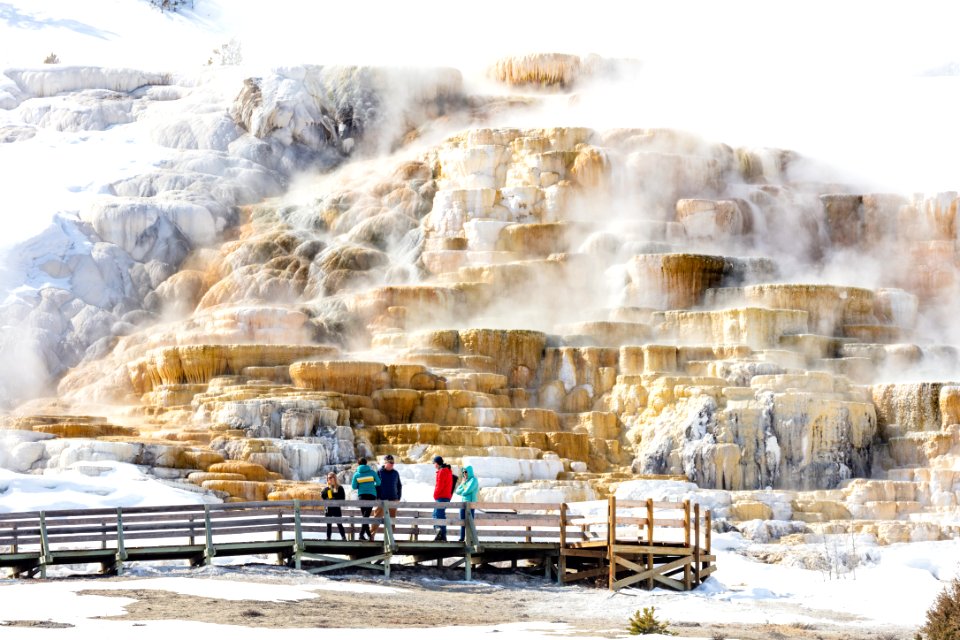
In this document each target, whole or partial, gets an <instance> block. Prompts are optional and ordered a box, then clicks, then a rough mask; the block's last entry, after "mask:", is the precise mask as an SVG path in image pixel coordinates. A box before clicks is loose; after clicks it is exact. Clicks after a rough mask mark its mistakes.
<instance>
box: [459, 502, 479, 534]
mask: <svg viewBox="0 0 960 640" xmlns="http://www.w3.org/2000/svg"><path fill="white" fill-rule="evenodd" d="M475 512H476V509H470V517H471V518H472V517H473V515H474V513H475ZM460 521H461V522H463V523H464V524H463V526H461V527H460V542H463V541H464V540H465V539H466V537H467V527H466V522H467V510H466V509H460Z"/></svg>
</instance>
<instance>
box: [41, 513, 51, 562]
mask: <svg viewBox="0 0 960 640" xmlns="http://www.w3.org/2000/svg"><path fill="white" fill-rule="evenodd" d="M40 550H41V552H42V553H43V556H42V557H41V558H40V577H41V578H46V577H47V564H50V563H52V562H53V554H51V553H50V541H49V540H48V539H47V514H46V512H44V511H41V512H40Z"/></svg>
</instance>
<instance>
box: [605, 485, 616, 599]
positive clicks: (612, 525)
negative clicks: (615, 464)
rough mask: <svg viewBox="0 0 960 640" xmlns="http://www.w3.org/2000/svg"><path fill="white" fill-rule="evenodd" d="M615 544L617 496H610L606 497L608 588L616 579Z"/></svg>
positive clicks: (611, 587)
mask: <svg viewBox="0 0 960 640" xmlns="http://www.w3.org/2000/svg"><path fill="white" fill-rule="evenodd" d="M616 544H617V498H616V496H610V497H609V498H608V499H607V560H608V561H609V563H610V567H609V569H610V575H609V582H610V590H611V591H613V585H614V583H615V582H616V581H617V554H616V552H615V551H614V547H615V546H616Z"/></svg>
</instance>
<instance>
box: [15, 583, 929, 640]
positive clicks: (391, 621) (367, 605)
mask: <svg viewBox="0 0 960 640" xmlns="http://www.w3.org/2000/svg"><path fill="white" fill-rule="evenodd" d="M204 577H212V578H214V579H230V580H237V579H240V580H248V581H253V582H266V583H273V582H276V583H283V584H293V585H298V586H300V585H302V588H304V589H305V590H312V591H313V592H314V593H316V594H317V597H316V598H313V599H308V600H298V601H281V602H272V601H260V600H227V599H217V598H205V597H198V596H193V595H183V594H178V593H174V592H170V591H164V590H158V589H143V588H138V587H137V583H136V579H134V578H98V579H97V580H94V581H92V582H91V586H92V587H93V588H91V589H84V590H82V591H78V593H80V594H89V595H102V596H108V597H125V598H132V599H135V602H133V603H132V604H128V605H126V606H125V607H124V608H125V610H126V614H125V615H124V616H120V617H114V618H105V619H120V618H122V619H126V620H142V621H149V620H186V621H196V622H208V623H216V624H226V625H242V626H245V627H253V628H263V629H279V628H331V627H332V628H338V627H339V628H344V627H349V628H368V627H369V628H380V629H401V628H417V627H443V626H452V625H485V626H486V625H493V624H503V623H514V622H549V623H566V624H568V625H570V627H571V629H570V634H569V635H571V636H572V637H577V636H587V635H589V636H595V637H607V638H614V637H624V636H625V635H626V631H627V624H628V620H629V618H630V615H631V614H632V613H633V612H634V611H636V610H638V609H641V608H643V607H644V606H649V604H651V602H650V601H649V600H648V599H647V598H646V596H645V594H646V593H647V592H642V593H640V592H632V593H630V592H622V593H619V594H611V593H610V592H609V591H606V590H604V589H599V588H592V587H573V586H565V587H560V586H557V585H555V584H552V583H549V582H546V581H545V580H543V579H542V578H541V577H538V576H532V575H528V576H516V575H514V576H511V577H510V578H509V579H508V580H504V581H502V582H498V581H497V578H495V577H494V578H493V579H492V580H490V581H484V580H483V578H482V577H481V578H480V579H479V580H478V581H476V582H470V583H467V582H463V581H459V580H456V579H451V578H453V576H445V575H442V574H438V575H436V576H433V577H429V576H428V577H427V578H426V579H425V578H424V575H423V573H422V572H418V573H417V575H416V576H413V575H404V573H403V572H402V571H399V572H396V573H395V575H394V576H393V577H392V578H391V579H389V580H386V579H383V578H382V577H370V576H364V575H341V576H337V577H335V578H334V580H335V581H337V582H340V583H346V584H344V588H343V590H329V589H311V587H310V584H309V582H307V583H306V584H304V583H302V582H300V581H302V580H303V578H304V577H308V579H309V580H315V579H316V578H314V577H313V576H312V575H311V574H306V573H305V572H294V571H289V572H266V573H255V574H240V575H239V576H237V575H231V576H229V577H226V576H204ZM298 577H299V580H300V581H298ZM99 581H103V582H110V583H111V584H110V588H104V589H97V588H96V584H97V582H99ZM118 583H119V584H118ZM123 584H129V588H126V587H123V586H121V585H123ZM354 584H361V585H378V586H381V587H390V588H391V589H393V590H395V592H394V593H390V594H374V595H371V594H369V593H357V592H356V591H354V590H350V585H354ZM104 586H106V585H104ZM667 597H682V596H679V595H678V596H667ZM653 604H655V603H653ZM692 604H694V603H692ZM694 606H695V605H694ZM791 606H794V607H795V605H789V604H786V603H785V604H780V605H771V610H770V616H771V617H776V614H779V613H784V612H787V611H788V610H789V608H790V607H791ZM778 608H779V610H778ZM808 613H809V612H808ZM824 615H825V617H824V619H823V620H822V621H821V622H819V623H817V624H807V623H797V624H793V625H776V624H751V623H744V624H708V623H701V622H691V621H684V620H682V619H670V620H667V622H668V623H669V628H670V630H671V631H672V632H673V633H675V634H676V635H677V636H678V637H698V638H712V639H714V640H724V639H731V640H732V639H734V638H740V639H743V640H786V639H798V638H804V639H806V638H809V639H810V640H912V638H913V630H911V629H907V628H902V629H891V628H889V627H883V628H875V627H871V625H870V624H869V623H866V622H862V621H857V620H854V619H853V618H851V617H850V616H845V615H844V614H842V613H839V612H827V613H825V614H824ZM826 616H829V617H826ZM754 617H755V616H754ZM51 625H53V626H58V623H57V622H55V621H53V622H51V621H18V622H6V623H3V622H0V626H17V627H39V626H45V627H49V626H51ZM564 635H567V634H564Z"/></svg>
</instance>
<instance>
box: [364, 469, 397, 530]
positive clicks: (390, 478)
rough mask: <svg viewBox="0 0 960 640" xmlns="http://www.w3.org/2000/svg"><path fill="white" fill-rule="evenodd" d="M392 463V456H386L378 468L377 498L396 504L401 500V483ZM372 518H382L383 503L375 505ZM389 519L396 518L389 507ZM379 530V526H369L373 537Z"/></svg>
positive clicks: (395, 510)
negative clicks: (378, 484)
mask: <svg viewBox="0 0 960 640" xmlns="http://www.w3.org/2000/svg"><path fill="white" fill-rule="evenodd" d="M394 462H395V461H394V459H393V456H392V455H390V454H387V455H386V456H384V458H383V466H382V467H380V470H379V471H378V472H377V475H379V476H380V486H379V487H378V488H377V497H378V498H379V499H380V500H387V501H390V502H398V501H400V500H402V499H403V483H402V482H400V472H399V471H397V470H396V469H395V468H394V466H393V464H394ZM373 517H374V518H382V517H383V502H378V503H377V506H376V508H375V509H374V510H373ZM390 517H391V518H396V517H397V508H396V507H390ZM379 528H380V525H379V524H377V523H376V522H374V523H373V524H372V525H370V532H371V533H372V534H373V535H377V530H378V529H379Z"/></svg>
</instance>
